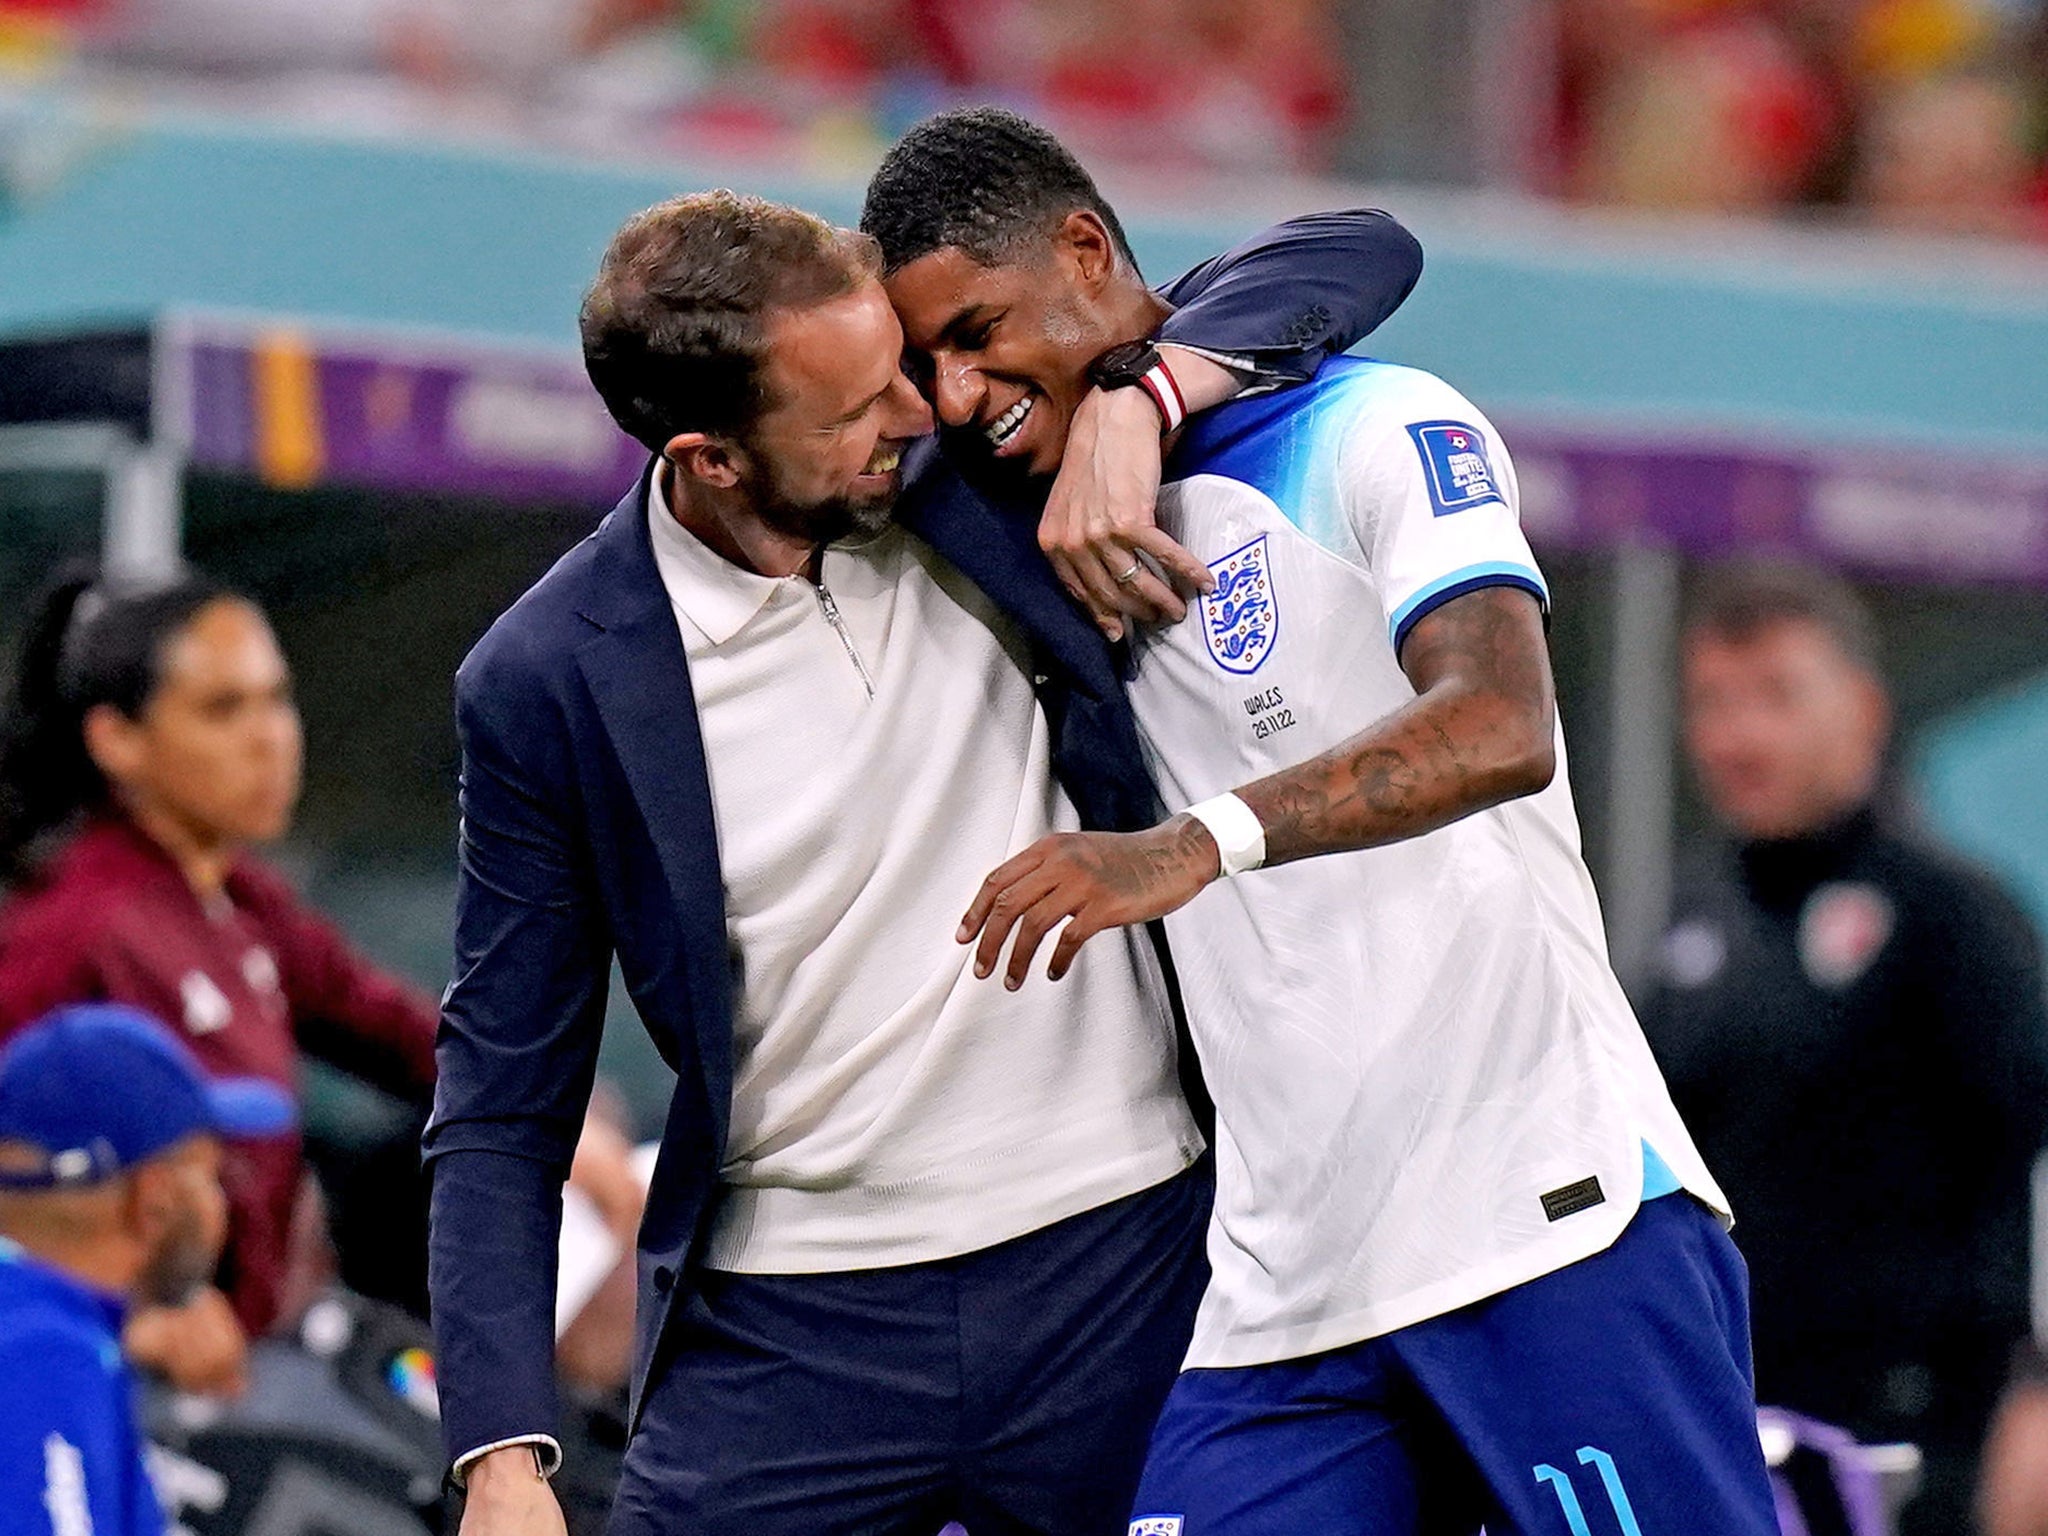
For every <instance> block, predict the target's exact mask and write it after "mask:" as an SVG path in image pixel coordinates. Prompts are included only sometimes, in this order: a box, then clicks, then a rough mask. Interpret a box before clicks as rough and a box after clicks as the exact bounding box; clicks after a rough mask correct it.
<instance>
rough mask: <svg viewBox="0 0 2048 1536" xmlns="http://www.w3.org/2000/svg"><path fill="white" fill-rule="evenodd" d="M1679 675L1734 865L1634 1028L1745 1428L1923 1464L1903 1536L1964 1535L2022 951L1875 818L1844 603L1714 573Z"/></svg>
mask: <svg viewBox="0 0 2048 1536" xmlns="http://www.w3.org/2000/svg"><path fill="white" fill-rule="evenodd" d="M1682 665H1683V671H1682V700H1683V703H1682V708H1683V714H1684V729H1685V745H1686V749H1687V751H1688V753H1689V754H1690V756H1691V759H1692V764H1693V767H1694V770H1695V771H1696V773H1697V775H1698V778H1699V782H1700V786H1701V789H1702V790H1703V792H1704V794H1705V797H1706V800H1707V802H1708V804H1709V806H1710V807H1711V808H1712V810H1713V811H1714V813H1715V815H1716V816H1717V818H1718V819H1719V820H1720V822H1721V824H1722V826H1723V828H1724V829H1725V831H1726V833H1727V834H1728V837H1729V839H1730V841H1731V843H1732V846H1731V847H1729V848H1727V849H1726V850H1725V852H1717V853H1716V854H1715V855H1712V856H1708V857H1705V858H1703V859H1702V860H1701V861H1700V864H1699V867H1698V868H1697V869H1696V870H1695V871H1694V872H1693V873H1692V874H1691V876H1690V878H1687V879H1686V880H1684V881H1683V883H1682V884H1681V886H1680V889H1679V892H1678V896H1677V900H1676V902H1675V904H1674V910H1673V917H1672V922H1671V926H1670V928H1669V930H1668V931H1667V932H1666V934H1665V937H1664V945H1663V954H1662V965H1661V970H1660V973H1659V975H1658V976H1657V979H1656V985H1655V988H1654V991H1653V993H1652V995H1651V996H1650V998H1649V999H1648V1003H1647V1006H1646V1008H1645V1010H1644V1023H1645V1027H1646V1029H1647V1030H1648V1032H1649V1035H1650V1039H1651V1042H1652V1045H1653V1046H1654V1047H1655V1049H1656V1051H1657V1054H1658V1057H1659V1060H1660V1061H1661V1062H1662V1064H1663V1066H1664V1069H1665V1073H1666V1075H1667V1077H1668V1079H1669V1081H1670V1084H1671V1088H1672V1093H1673V1096H1674V1097H1675V1098H1676V1100H1677V1102H1678V1105H1679V1109H1680V1111H1681V1113H1683V1114H1684V1115H1685V1117H1686V1120H1687V1123H1688V1124H1689V1125H1690V1126H1691V1127H1692V1130H1693V1134H1694V1135H1695V1136H1696V1137H1697V1138H1698V1140H1699V1143H1700V1147H1701V1150H1702V1152H1703V1154H1704V1155H1705V1156H1706V1158H1707V1160H1708V1162H1709V1165H1710V1166H1711V1167H1713V1168H1714V1170H1715V1172H1716V1173H1717V1175H1718V1176H1719V1177H1720V1178H1721V1180H1722V1181H1723V1184H1724V1187H1726V1189H1727V1190H1728V1195H1729V1199H1730V1200H1731V1201H1732V1202H1733V1203H1734V1207H1735V1210H1736V1212H1737V1218H1736V1220H1737V1232H1738V1234H1739V1236H1740V1240H1741V1245H1742V1250H1743V1252H1744V1254H1745V1255H1746V1257H1747V1258H1748V1260H1749V1264H1750V1275H1751V1284H1752V1307H1753V1323H1754V1339H1755V1348H1756V1370H1757V1392H1758V1398H1759V1400H1760V1401H1762V1402H1765V1403H1769V1404H1773V1405H1780V1406H1783V1407H1787V1408H1792V1409H1796V1410H1799V1411H1801V1412H1804V1413H1808V1414H1811V1415H1813V1416H1815V1417H1817V1418H1820V1419H1823V1420H1827V1421H1830V1422H1833V1423H1837V1424H1841V1425H1843V1426H1845V1427H1847V1428H1849V1429H1851V1430H1852V1431H1854V1432H1855V1433H1856V1434H1857V1435H1858V1436H1860V1437H1862V1438H1864V1439H1866V1440H1906V1441H1912V1442H1916V1443H1917V1444H1919V1445H1920V1447H1921V1449H1922V1451H1923V1452H1924V1453H1925V1455H1926V1458H1927V1462H1926V1480H1925V1487H1924V1491H1923V1492H1922V1494H1921V1496H1920V1498H1919V1499H1918V1500H1917V1501H1916V1502H1915V1503H1914V1504H1913V1505H1912V1506H1911V1507H1910V1509H1909V1511H1908V1514H1907V1517H1906V1525H1905V1530H1906V1531H1907V1532H1908V1533H1920V1532H1925V1533H1937V1532H1941V1533H1946V1532H1956V1531H1962V1530H1965V1529H1967V1526H1968V1522H1969V1518H1970V1503H1971V1496H1972V1483H1973V1466H1974V1463H1975V1459H1976V1455H1977V1450H1978V1447H1979V1445H1980V1443H1981V1441H1982V1439H1983V1435H1984V1430H1985V1425H1986V1423H1987V1420H1988V1419H1989V1416H1990V1413H1991V1409H1992V1404H1993V1403H1994V1401H1995V1400H1996V1398H1997V1394H1998V1391H1999V1387H2000V1384H2001V1382H2002V1380H2003V1378H2004V1374H2005V1370H2006V1366H2007V1362H2008V1359H2009V1357H2010V1355H2011V1353H2012V1350H2013V1346H2014V1345H2015V1344H2016V1343H2017V1342H2018V1341H2019V1340H2020V1339H2021V1338H2022V1337H2023V1336H2024V1334H2025V1332H2026V1327H2027V1280H2026V1276H2027V1272H2026V1258H2027V1202H2028V1175H2029V1169H2030V1167H2031V1164H2032V1162H2033V1159H2034V1156H2035V1154H2036V1153H2037V1151H2039V1149H2040V1147H2041V1144H2042V1140H2043V1135H2044V1130H2048V1014H2044V994H2043V989H2042V973H2041V966H2040V955H2039V947H2038V944H2037V942H2036V940H2035V937H2034V935H2033V932H2032V931H2031V929H2030V928H2029V927H2028V924H2027V921H2026V919H2025V917H2024V916H2023V915H2022V913H2021V912H2020V910H2019V908H2018V907H2017V906H2016V905H2015V904H2014V902H2013V901H2012V900H2011V898H2009V897H2008V896H2007V895H2006V894H2005V893H2004V891H2003V890H2001V889H2000V888H1999V887H1998V886H1997V885H1996V884H1994V883H1993V881H1992V880H1991V879H1990V878H1989V877H1988V876H1986V875H1984V874H1982V873H1980V872H1978V871H1976V870H1974V869H1971V868H1969V867H1967V866H1966V865H1964V864H1963V863H1961V862H1960V861H1959V860H1957V859H1956V858H1954V857H1953V856H1951V855H1949V854H1947V853H1945V852H1942V851H1940V850H1938V849H1936V848H1934V847H1933V846H1931V845H1930V844H1928V843H1926V842H1925V841H1923V840H1922V839H1921V838H1919V837H1918V836H1916V835H1914V834H1913V833H1911V832H1910V831H1909V830H1907V829H1905V828H1903V827H1902V826H1901V825H1900V824H1899V822H1898V820H1897V818H1895V817H1894V816H1892V815H1891V814H1889V813H1888V812H1887V810H1886V808H1885V807H1884V806H1883V804H1882V803H1881V799H1880V783H1881V778H1882V773H1883V768H1884V764H1885V754H1886V745H1887V741H1888V737H1889V733H1890V727H1891V708H1890V704H1889V701H1888V698H1887V695H1886V689H1885V684H1884V680H1883V678H1882V675H1881V673H1880V671H1879V663H1878V657H1877V651H1876V634H1875V628H1874V625H1873V623H1872V620H1871V618H1870V616H1869V614H1868V613H1867V612H1866V611H1865V610H1864V608H1863V607H1862V605H1861V604H1860V602H1859V601H1858V600H1857V598H1856V597H1855V596H1854V594H1853V593H1852V592H1851V591H1850V590H1849V589H1848V588H1847V587H1846V586H1844V585H1842V584H1840V583H1838V582H1836V581H1834V580H1832V579H1831V578H1829V577H1827V576H1825V575H1823V574H1821V573H1819V572H1816V571H1812V570H1805V569H1799V568H1794V567H1786V566H1759V565H1748V566H1736V567H1733V568H1731V569H1728V570H1725V571H1722V572H1719V573H1717V574H1715V575H1713V576H1711V577H1710V578H1708V580H1707V581H1706V583H1705V584H1704V587H1703V589H1702V591H1701V593H1700V595H1699V598H1698V601H1697V603H1696V606H1695V608H1694V610H1693V612H1692V615H1691V618H1690V621H1689V623H1688V625H1687V628H1686V631H1685V638H1684V645H1683V663H1682Z"/></svg>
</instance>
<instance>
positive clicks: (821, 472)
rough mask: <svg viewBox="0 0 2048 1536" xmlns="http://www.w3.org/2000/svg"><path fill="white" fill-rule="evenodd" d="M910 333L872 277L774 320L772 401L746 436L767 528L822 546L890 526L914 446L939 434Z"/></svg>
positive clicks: (750, 479) (767, 372)
mask: <svg viewBox="0 0 2048 1536" xmlns="http://www.w3.org/2000/svg"><path fill="white" fill-rule="evenodd" d="M902 337H903V333H902V331H901V329H900V328H899V327H898V325H897V322H896V316H895V315H894V314H893V313H891V312H890V309H889V303H888V299H887V298H886V297H885V296H884V294H883V292H882V288H881V285H880V284H879V283H876V282H874V281H872V280H870V281H868V282H866V283H863V284H862V285H861V286H860V287H858V288H856V289H855V290H854V291H853V292H852V293H849V294H846V295H843V296H841V297H839V298H835V299H830V300H827V301H825V302H824V303H821V304H815V305H811V306H808V307H806V308H802V309H793V310H788V311H784V312H783V313H781V314H778V315H776V316H775V317H774V319H772V320H771V321H770V322H769V325H768V358H767V362H766V365H765V366H764V368H763V370H762V384H763V387H764V392H765V393H766V394H767V396H768V399H769V404H768V406H767V408H766V409H765V410H763V411H762V412H761V414H760V416H759V417H758V418H757V419H756V420H755V421H754V423H753V424H752V425H751V426H750V427H749V429H748V430H747V432H746V433H745V434H744V447H745V449H746V454H747V461H748V468H747V472H746V481H747V489H748V490H749V492H750V494H751V497H752V500H753V502H754V510H755V512H756V514H757V515H758V516H760V517H761V518H762V520H763V521H765V522H767V523H769V524H770V525H771V526H774V527H777V528H779V529H781V530H782V531H783V532H786V533H791V534H795V535H798V536H801V537H805V538H811V539H816V540H818V541H820V542H829V541H830V540H833V539H836V538H843V537H845V536H846V535H848V534H853V533H871V532H873V531H874V530H875V529H877V528H879V527H881V526H882V525H883V524H884V523H885V522H887V520H888V516H889V511H890V508H891V507H892V506H893V505H894V503H895V500H896V497H897V493H898V492H899V491H901V489H902V486H903V470H902V459H903V451H904V449H905V448H906V447H907V446H908V445H909V444H910V443H911V442H912V441H913V440H915V439H916V438H919V437H922V436H923V435H924V434H925V433H926V432H929V431H930V430H931V413H930V412H929V411H928V410H926V409H925V405H924V402H923V401H922V400H920V399H919V398H918V396H917V393H916V391H915V390H914V389H912V387H911V384H910V381H909V380H908V379H906V378H905V377H904V376H903V371H902V369H901V368H900V367H899V359H900V357H901V354H902V348H903V341H902Z"/></svg>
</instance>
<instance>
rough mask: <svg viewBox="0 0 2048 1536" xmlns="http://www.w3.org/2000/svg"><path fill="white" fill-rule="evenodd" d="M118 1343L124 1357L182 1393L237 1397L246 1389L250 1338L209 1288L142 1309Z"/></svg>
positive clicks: (222, 1299)
mask: <svg viewBox="0 0 2048 1536" xmlns="http://www.w3.org/2000/svg"><path fill="white" fill-rule="evenodd" d="M121 1345H122V1349H123V1351H124V1352H125V1353H126V1354H127V1356H128V1358H129V1359H130V1360H131V1361H133V1362H134V1363H135V1364H136V1365H137V1366H140V1367H141V1368H142V1369H143V1370H145V1371H148V1372H150V1373H151V1374H152V1375H156V1376H161V1377H163V1378H164V1380H166V1381H168V1382H169V1383H170V1384H171V1385H172V1386H173V1387H175V1388H177V1389H178V1390H179V1391H180V1392H197V1393H200V1394H203V1395H204V1396H207V1397H240V1396H241V1395H242V1394H243V1393H244V1392H246V1391H248V1390H249V1341H248V1340H247V1339H246V1338H244V1337H243V1335H242V1325H241V1323H240V1322H239V1321H237V1320H236V1318H235V1312H234V1308H233V1307H231V1306H229V1305H228V1299H227V1297H225V1296H223V1295H222V1294H221V1293H220V1292H219V1291H218V1290H216V1289H214V1287H212V1286H210V1285H209V1286H206V1287H203V1288H202V1289H200V1290H198V1291H196V1292H194V1293H193V1295H192V1297H191V1299H190V1300H188V1301H186V1302H185V1303H184V1304H183V1305H182V1306H176V1307H142V1308H139V1309H138V1310H137V1311H135V1312H134V1313H133V1314H131V1315H130V1316H129V1319H128V1325H127V1327H126V1328H125V1329H123V1330H122V1335H121Z"/></svg>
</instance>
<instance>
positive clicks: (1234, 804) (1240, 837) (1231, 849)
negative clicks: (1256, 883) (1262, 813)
mask: <svg viewBox="0 0 2048 1536" xmlns="http://www.w3.org/2000/svg"><path fill="white" fill-rule="evenodd" d="M1187 814H1188V815H1190V816H1192V817H1194V818H1195V820H1197V821H1199V822H1200V823H1201V824H1202V825H1203V826H1205V827H1207V828H1208V829H1209V835H1210V836H1211V837H1213V838H1215V839H1216V851H1217V853H1218V854H1219V855H1221V864H1222V867H1223V875H1224V878H1225V879H1228V878H1229V877H1230V876H1232V875H1241V874H1243V873H1244V872H1245V871H1246V870H1248V869H1257V868H1258V867H1259V866H1260V865H1261V864H1263V863H1265V862H1266V829H1265V827H1264V826H1262V825H1261V824H1260V822H1259V818H1258V816H1257V814H1256V813H1255V812H1254V811H1253V810H1252V808H1251V807H1250V806H1248V805H1246V804H1245V803H1244V802H1243V801H1242V800H1240V799H1238V798H1237V796H1235V795H1227V794H1226V795H1218V796H1216V798H1215V799H1213V800H1204V801H1202V802H1201V804H1199V805H1191V806H1189V807H1188V808H1187Z"/></svg>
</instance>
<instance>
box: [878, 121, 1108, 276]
mask: <svg viewBox="0 0 2048 1536" xmlns="http://www.w3.org/2000/svg"><path fill="white" fill-rule="evenodd" d="M1080 209H1087V210H1088V211H1089V212H1091V213H1093V214H1094V215H1095V216H1096V217H1097V218H1099V219H1101V220H1102V223H1103V227H1104V228H1106V229H1107V230H1108V231H1109V234H1110V238H1111V239H1112V240H1114V241H1115V242H1116V248H1117V250H1118V251H1119V252H1121V253H1122V255H1123V258H1124V260H1126V261H1129V262H1130V263H1131V265H1132V266H1133V267H1135V266H1136V265H1137V261H1136V259H1135V258H1134V257H1133V256H1132V255H1131V247H1130V242H1129V241H1128V240H1126V239H1125V238H1124V229H1123V225H1122V224H1120V223H1118V222H1117V217H1116V213H1115V210H1113V209H1112V208H1111V207H1110V206H1109V204H1108V203H1107V202H1105V201H1104V200H1103V197H1102V194H1101V192H1099V191H1097V190H1096V187H1095V180H1094V178H1093V177H1091V176H1090V175H1089V174H1088V173H1087V172H1086V171H1085V170H1083V169H1082V168H1081V163H1080V162H1079V161H1078V160H1076V159H1075V158H1074V157H1073V156H1072V155H1071V154H1069V153H1068V152H1067V148H1066V146H1065V145H1064V144H1062V143H1060V141H1059V140H1058V139H1056V138H1054V137H1053V136H1052V135H1051V134H1049V133H1047V132H1046V131H1045V130H1044V129H1043V128H1040V127H1038V126H1037V125H1036V124H1035V123H1031V122H1027V121H1026V120H1025V119H1023V118H1021V117H1019V116H1018V115H1017V114H1016V113H1014V112H1009V111H1005V110H1004V109H1003V108H1001V107H961V108H957V109H955V110H954V111H951V112H941V113H939V115H938V116H936V117H928V118H926V119H925V120H924V121H923V122H921V123H919V124H918V125H917V126H916V127H915V128H913V129H911V130H910V132H908V133H906V134H905V135H904V136H903V137H902V138H901V139H900V140H898V141H897V143H896V146H895V147H894V148H893V149H891V150H890V151H889V153H888V154H886V155H885V156H883V157H882V164H881V167H880V168H879V169H878V170H877V171H876V172H875V175H874V179H873V180H872V181H870V182H869V183H868V195H867V201H866V202H865V203H864V204H863V205H862V207H861V211H860V227H861V228H862V229H863V230H865V231H866V232H867V233H868V234H870V235H873V236H874V237H875V239H876V240H878V241H880V242H881V246H882V266H883V270H884V271H885V272H894V271H896V270H897V269H898V268H899V267H903V266H907V265H908V264H909V263H911V262H913V261H916V260H918V259H919V258H920V257H923V256H929V255H930V254H931V253H932V252H933V251H942V250H945V249H947V248H948V247H958V248H959V249H960V250H961V251H964V252H965V253H966V254H967V255H968V256H969V257H971V258H973V260H974V261H976V262H977V263H979V264H980V265H982V266H985V267H993V266H1000V265H1002V264H1003V263H1004V262H1006V261H1008V260H1011V259H1013V258H1014V257H1015V256H1016V254H1017V252H1018V251H1019V249H1020V248H1022V247H1024V246H1026V245H1027V244H1029V243H1031V242H1034V241H1040V240H1044V239H1046V238H1048V237H1049V236H1050V235H1051V234H1052V232H1053V231H1054V230H1056V229H1057V228H1058V227H1059V225H1060V221H1061V220H1063V219H1065V218H1066V217H1067V215H1068V214H1070V213H1073V212H1075V211H1077V210H1080Z"/></svg>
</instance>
